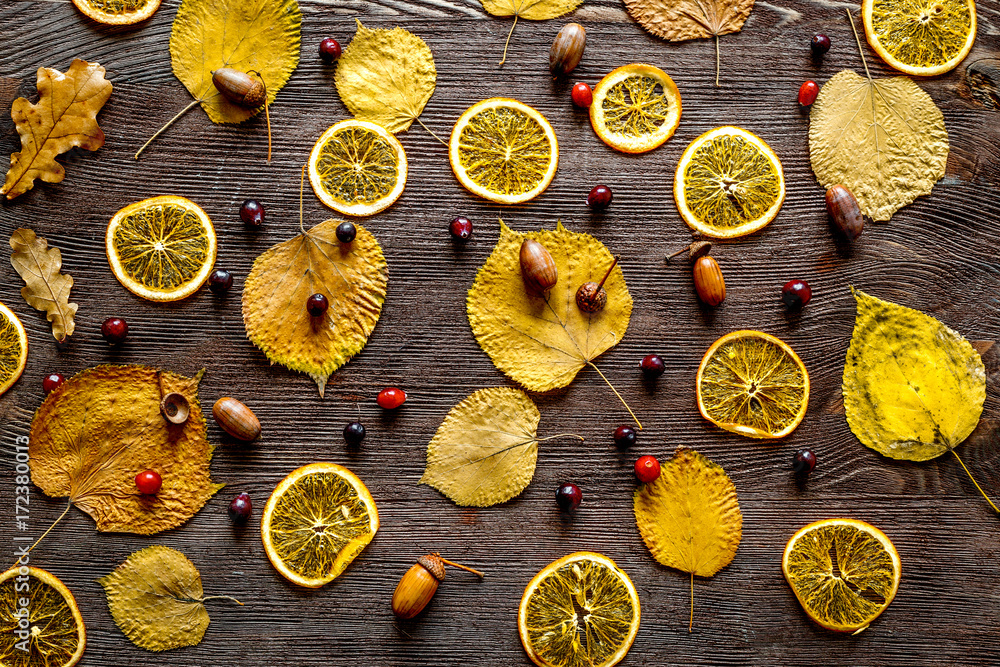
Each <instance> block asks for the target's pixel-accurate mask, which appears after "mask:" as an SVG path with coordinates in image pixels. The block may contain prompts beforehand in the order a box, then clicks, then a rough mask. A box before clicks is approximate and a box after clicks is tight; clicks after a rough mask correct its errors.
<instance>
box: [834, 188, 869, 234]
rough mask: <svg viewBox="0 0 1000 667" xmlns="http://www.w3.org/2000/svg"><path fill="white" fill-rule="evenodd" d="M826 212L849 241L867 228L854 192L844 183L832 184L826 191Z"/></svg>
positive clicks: (835, 226)
mask: <svg viewBox="0 0 1000 667" xmlns="http://www.w3.org/2000/svg"><path fill="white" fill-rule="evenodd" d="M826 212H827V213H828V214H829V215H830V223H831V224H832V225H833V226H834V228H835V229H836V230H837V231H838V232H839V233H840V234H841V235H842V236H843V237H844V238H845V239H847V240H848V241H853V240H855V239H856V238H858V237H859V236H861V232H863V231H864V229H865V219H864V218H863V217H862V216H861V207H860V206H859V205H858V200H857V198H855V196H854V194H853V193H852V192H851V191H850V190H848V189H847V187H846V186H844V185H840V184H837V185H832V186H830V189H829V190H827V191H826Z"/></svg>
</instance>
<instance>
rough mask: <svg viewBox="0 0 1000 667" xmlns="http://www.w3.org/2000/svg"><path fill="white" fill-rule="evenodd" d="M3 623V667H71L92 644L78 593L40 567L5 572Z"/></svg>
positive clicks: (0, 579) (0, 585) (0, 601)
mask: <svg viewBox="0 0 1000 667" xmlns="http://www.w3.org/2000/svg"><path fill="white" fill-rule="evenodd" d="M24 571H27V573H25V572H24ZM25 601H26V602H27V604H23V602H25ZM22 609H23V610H25V611H26V612H27V614H28V616H27V618H26V619H25V618H24V617H23V616H20V615H19V614H21V610H22ZM0 628H3V632H0V667H72V665H75V664H76V663H78V662H79V661H80V658H81V656H83V650H84V649H85V648H86V646H87V630H86V628H85V627H84V625H83V617H82V616H81V615H80V610H79V609H78V608H77V606H76V599H75V598H74V597H73V594H72V593H71V592H70V591H69V589H68V588H66V586H65V585H64V584H63V582H61V581H59V579H58V578H57V577H56V576H55V575H53V574H51V573H49V572H46V571H45V570H42V569H40V568H37V567H13V568H11V569H9V570H7V571H6V572H4V573H3V574H0ZM23 649H27V650H26V651H25V650H23Z"/></svg>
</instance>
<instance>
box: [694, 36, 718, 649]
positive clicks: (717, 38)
mask: <svg viewBox="0 0 1000 667" xmlns="http://www.w3.org/2000/svg"><path fill="white" fill-rule="evenodd" d="M716 39H718V38H716ZM688 632H694V572H692V573H691V618H690V619H689V620H688Z"/></svg>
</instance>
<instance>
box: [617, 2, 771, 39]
mask: <svg viewBox="0 0 1000 667" xmlns="http://www.w3.org/2000/svg"><path fill="white" fill-rule="evenodd" d="M753 3H754V0H625V8H626V9H627V10H628V13H629V14H631V16H632V18H633V19H635V20H636V22H638V23H639V25H641V26H642V27H643V28H645V29H646V30H648V31H649V32H651V33H653V34H654V35H656V36H657V37H662V38H663V39H666V40H669V41H671V42H683V41H686V40H689V39H705V38H707V37H718V36H719V35H728V34H729V33H733V32H739V31H740V28H742V27H743V23H744V22H745V21H746V20H747V17H748V16H750V11H751V10H752V9H753Z"/></svg>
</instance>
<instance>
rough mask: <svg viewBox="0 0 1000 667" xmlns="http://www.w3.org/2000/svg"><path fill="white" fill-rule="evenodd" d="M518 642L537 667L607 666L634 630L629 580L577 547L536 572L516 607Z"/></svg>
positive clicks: (635, 607)
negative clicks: (519, 604) (519, 639)
mask: <svg viewBox="0 0 1000 667" xmlns="http://www.w3.org/2000/svg"><path fill="white" fill-rule="evenodd" d="M517 629H518V632H519V633H520V635H521V644H522V645H523V646H524V650H525V651H526V652H527V653H528V657H529V658H531V661H532V662H534V663H535V664H536V665H539V666H540V667H584V666H586V667H611V665H616V664H618V662H620V661H621V659H622V658H624V657H625V654H626V653H628V650H629V648H631V646H632V642H633V641H634V640H635V635H636V633H637V632H639V596H638V595H636V592H635V586H633V585H632V580H631V579H629V576H628V575H627V574H625V573H624V572H623V571H622V570H619V569H618V566H617V565H615V562H614V561H613V560H611V559H610V558H608V557H606V556H602V555H601V554H597V553H592V552H589V551H578V552H576V553H573V554H570V555H568V556H563V557H562V558H560V559H559V560H557V561H554V562H552V563H550V564H549V565H547V566H546V567H545V568H544V569H543V570H542V571H541V572H539V573H538V574H536V575H535V578H534V579H532V580H531V581H530V582H529V583H528V586H527V587H526V588H525V589H524V595H523V596H522V597H521V606H520V607H519V608H518V611H517Z"/></svg>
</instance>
